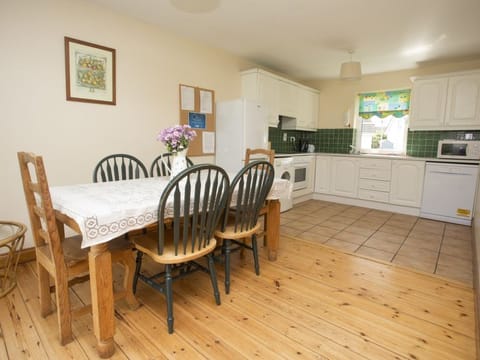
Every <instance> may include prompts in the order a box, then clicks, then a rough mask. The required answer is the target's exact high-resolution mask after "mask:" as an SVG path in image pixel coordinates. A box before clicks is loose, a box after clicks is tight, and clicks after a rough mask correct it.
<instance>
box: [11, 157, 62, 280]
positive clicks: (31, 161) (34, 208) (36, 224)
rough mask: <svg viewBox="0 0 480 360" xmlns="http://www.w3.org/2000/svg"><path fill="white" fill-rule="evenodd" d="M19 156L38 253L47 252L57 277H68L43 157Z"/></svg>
mask: <svg viewBox="0 0 480 360" xmlns="http://www.w3.org/2000/svg"><path fill="white" fill-rule="evenodd" d="M17 156H18V163H19V165H20V173H21V176H22V182H23V190H24V192H25V200H26V202H27V208H28V214H29V216H30V225H31V227H32V234H33V238H34V241H35V248H36V250H37V251H38V250H39V249H40V248H42V250H43V251H47V252H48V255H49V257H50V259H52V261H53V263H54V265H55V272H56V274H57V275H58V276H61V274H63V275H64V276H66V273H67V266H66V264H65V260H64V254H63V247H62V244H61V242H60V235H59V232H58V228H57V222H56V219H55V211H54V209H53V206H52V200H51V198H50V190H49V187H48V181H47V175H46V173H45V168H44V166H43V159H42V157H41V156H37V155H35V154H32V153H26V152H18V153H17Z"/></svg>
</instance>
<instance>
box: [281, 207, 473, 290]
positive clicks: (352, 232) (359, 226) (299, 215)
mask: <svg viewBox="0 0 480 360" xmlns="http://www.w3.org/2000/svg"><path fill="white" fill-rule="evenodd" d="M280 232H281V233H282V234H285V235H291V236H295V237H298V238H302V239H305V240H309V241H314V242H319V243H322V244H325V245H328V246H331V247H335V248H338V249H341V250H345V251H347V252H351V253H356V254H360V255H365V256H369V257H372V258H375V259H380V260H383V261H388V262H392V263H394V264H398V265H402V266H406V267H410V268H413V269H416V270H420V271H424V272H429V273H432V274H437V275H439V276H442V277H445V278H449V279H453V280H456V281H460V282H462V283H465V284H468V285H470V286H473V285H472V284H473V275H472V248H471V244H472V242H471V237H472V230H471V227H469V226H463V225H456V224H450V223H444V222H441V221H435V220H428V219H423V218H418V217H415V216H410V215H403V214H396V213H391V212H387V211H380V210H374V209H368V208H363V207H357V206H350V205H343V204H336V203H331V202H326V201H320V200H309V201H306V202H303V203H300V204H296V205H295V206H294V207H293V209H291V210H289V211H287V212H283V213H282V214H281V229H280Z"/></svg>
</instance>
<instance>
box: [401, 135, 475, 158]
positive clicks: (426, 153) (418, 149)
mask: <svg viewBox="0 0 480 360" xmlns="http://www.w3.org/2000/svg"><path fill="white" fill-rule="evenodd" d="M465 134H472V135H473V139H472V140H480V131H478V130H455V131H410V130H409V131H408V137H407V155H410V156H417V157H430V158H434V157H437V145H438V141H439V140H444V139H453V140H465Z"/></svg>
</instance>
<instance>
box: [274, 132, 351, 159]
mask: <svg viewBox="0 0 480 360" xmlns="http://www.w3.org/2000/svg"><path fill="white" fill-rule="evenodd" d="M284 133H286V134H287V141H283V134H284ZM353 136H354V129H351V128H345V129H317V131H315V132H309V131H298V130H279V129H277V128H273V127H270V128H269V131H268V140H269V141H270V142H271V144H272V149H274V150H275V152H276V153H290V152H297V150H296V144H297V143H298V140H299V139H305V140H308V142H309V143H310V144H313V145H315V152H325V153H339V154H348V152H349V151H350V145H351V144H352V141H353ZM291 137H294V138H295V143H292V142H291V141H290V139H291Z"/></svg>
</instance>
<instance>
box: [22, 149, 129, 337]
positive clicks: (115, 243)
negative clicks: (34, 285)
mask: <svg viewBox="0 0 480 360" xmlns="http://www.w3.org/2000/svg"><path fill="white" fill-rule="evenodd" d="M17 156H18V162H19V165H20V173H21V177H22V182H23V189H24V192H25V199H26V202H27V208H28V214H29V217H30V225H31V230H32V234H33V239H34V242H35V255H36V263H37V273H38V288H39V298H40V311H41V315H42V317H46V316H47V315H49V314H50V313H51V312H52V311H53V310H52V298H51V295H50V293H51V292H53V291H54V292H55V299H56V300H55V303H56V308H57V321H58V327H59V332H60V334H59V335H60V343H61V344H62V345H65V344H67V343H69V342H71V341H72V340H73V334H72V325H71V324H72V318H73V317H77V316H80V315H83V314H85V313H88V312H91V306H90V305H89V306H84V307H81V308H77V309H72V308H71V304H70V298H69V286H71V285H73V284H75V283H78V282H82V281H86V280H88V279H89V266H88V249H81V248H80V245H81V240H82V238H81V236H73V237H68V238H64V229H63V226H61V227H60V226H58V224H57V221H56V219H55V211H54V209H53V206H52V200H51V197H50V190H49V187H48V181H47V175H46V173H45V168H44V165H43V159H42V157H41V156H37V155H35V154H32V153H26V152H19V153H17ZM62 238H64V240H63V241H62ZM108 245H109V250H110V252H111V255H112V263H120V264H121V265H122V266H123V267H124V269H125V274H124V281H123V289H122V290H120V291H116V292H115V299H119V298H125V299H126V301H127V303H128V304H129V305H130V307H131V308H136V307H138V302H137V300H136V298H135V295H134V294H133V288H132V284H133V275H134V268H135V261H134V257H133V253H132V245H131V243H129V242H128V241H126V240H125V239H124V238H123V237H120V238H118V239H115V240H112V241H110V242H109V243H108ZM51 278H52V279H53V284H54V286H50V280H51Z"/></svg>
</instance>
